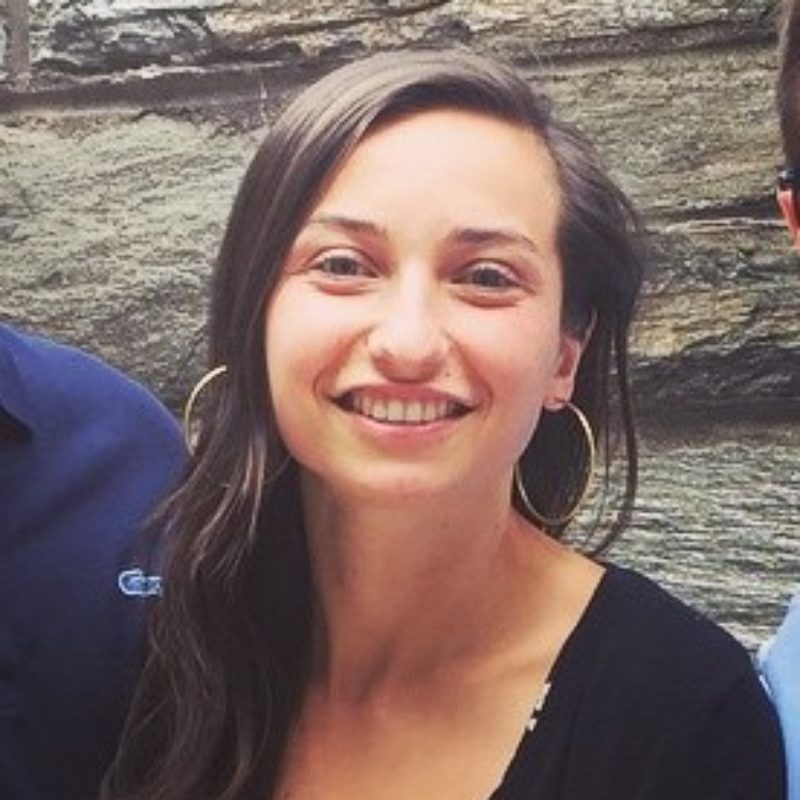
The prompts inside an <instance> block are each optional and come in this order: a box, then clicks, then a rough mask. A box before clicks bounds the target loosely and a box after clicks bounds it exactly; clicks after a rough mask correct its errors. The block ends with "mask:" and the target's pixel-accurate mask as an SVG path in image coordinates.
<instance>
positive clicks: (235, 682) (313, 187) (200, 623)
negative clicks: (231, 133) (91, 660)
mask: <svg viewBox="0 0 800 800" xmlns="http://www.w3.org/2000/svg"><path fill="white" fill-rule="evenodd" d="M440 108H453V109H463V110H469V111H474V112H477V113H480V114H486V115H490V116H492V117H495V118H498V119H501V120H505V121H508V122H510V123H512V124H515V125H519V126H522V127H524V128H526V129H529V130H531V131H533V132H534V133H535V134H536V135H537V136H538V137H540V138H541V140H542V141H543V142H544V143H545V144H546V146H547V148H548V149H549V152H550V153H551V155H552V158H553V159H554V162H555V164H556V166H557V171H558V177H559V181H560V188H561V195H562V208H561V217H560V221H559V228H558V232H557V236H558V250H559V254H560V258H561V263H562V268H563V284H564V298H563V311H562V320H563V326H564V328H565V329H566V330H568V331H570V332H573V333H575V334H577V335H585V334H587V333H589V332H590V334H591V335H590V339H589V343H588V346H587V347H586V350H585V353H584V356H583V359H582V361H581V365H580V369H579V372H578V374H577V382H576V387H575V394H574V397H573V401H574V402H575V403H576V404H577V405H578V406H580V407H581V408H582V409H583V410H584V412H585V413H586V415H587V417H588V418H589V420H590V421H591V423H592V426H593V428H594V430H595V431H596V434H597V436H598V439H599V441H600V442H601V447H600V451H601V452H606V454H607V455H608V456H609V458H610V456H611V454H612V451H613V450H614V449H615V448H614V447H612V446H611V445H610V444H609V442H610V441H611V437H610V435H609V430H610V428H611V427H612V426H611V424H610V423H611V421H612V418H613V419H615V420H618V423H617V424H616V425H615V426H613V427H615V429H618V430H620V431H621V433H622V442H623V444H624V448H623V449H624V461H625V463H626V468H625V469H624V470H622V479H621V480H622V486H623V488H622V489H621V490H620V491H619V492H617V500H618V508H617V510H616V512H615V514H614V515H613V519H612V520H611V521H610V522H609V523H608V524H607V525H606V527H605V530H604V532H603V533H602V535H601V537H600V538H599V541H597V542H596V545H595V548H594V550H593V552H595V553H597V552H599V551H601V550H603V549H604V548H605V547H606V546H607V545H608V544H610V542H611V541H612V540H613V539H614V537H615V536H616V535H617V533H618V532H619V531H620V530H621V529H622V527H624V525H625V524H626V522H627V520H628V517H629V514H630V510H631V505H632V502H633V496H634V492H635V487H636V441H635V432H634V424H633V418H632V413H631V406H630V399H629V392H628V372H627V356H628V348H627V340H628V329H629V325H630V322H631V318H632V315H633V311H634V306H635V303H636V299H637V295H638V293H639V289H640V283H641V278H642V255H641V251H640V234H639V227H638V224H637V221H636V218H635V214H634V212H633V210H632V209H631V207H630V205H629V204H628V202H627V201H626V199H625V197H624V195H623V194H622V193H621V192H620V191H619V190H618V188H617V187H616V186H615V185H614V183H612V182H611V181H610V179H609V178H608V177H607V175H606V173H605V172H604V170H603V169H602V168H601V166H600V165H599V161H598V159H597V157H596V156H595V154H594V152H593V151H592V149H591V148H590V147H589V145H588V144H587V143H586V142H585V141H584V140H583V139H582V138H580V137H579V136H578V135H577V134H576V133H575V132H573V131H572V130H571V128H569V127H568V126H566V125H564V124H562V123H560V122H559V121H557V120H556V119H555V117H554V116H553V114H552V110H551V104H550V102H549V101H548V99H547V98H546V97H545V96H544V95H543V94H541V93H539V92H538V91H536V90H534V89H533V88H532V87H531V86H530V85H529V84H528V83H527V82H526V81H525V80H523V79H522V78H521V77H519V76H518V75H516V74H515V73H514V72H513V71H511V70H509V69H507V68H506V67H503V66H501V65H499V64H497V63H495V62H494V61H490V60H487V59H484V58H481V57H479V56H476V55H473V54H469V53H466V52H461V51H446V52H433V51H425V52H401V53H395V54H382V55H377V56H373V57H371V58H368V59H365V60H363V61H360V62H357V63H353V64H350V65H348V66H345V67H343V68H341V69H339V70H336V71H335V72H333V73H331V74H330V75H328V76H327V77H325V78H323V79H322V80H320V81H319V82H318V83H316V84H314V85H313V86H311V87H310V88H308V89H307V90H305V91H304V92H302V93H301V94H300V95H299V96H298V97H297V98H296V99H295V100H294V101H293V102H292V103H291V104H290V105H289V106H288V108H287V109H286V110H285V111H284V112H283V114H282V115H281V116H280V117H279V118H278V120H277V121H276V122H275V124H274V125H273V126H272V127H271V129H270V130H269V132H268V134H267V136H266V138H265V140H264V142H263V144H262V145H261V147H260V149H259V150H258V152H257V153H256V155H255V157H254V159H253V161H252V163H251V164H250V167H249V169H248V170H247V173H246V175H245V178H244V180H243V182H242V184H241V187H240V189H239V193H238V196H237V198H236V200H235V203H234V206H233V210H232V213H231V216H230V219H229V221H228V226H227V231H226V233H225V236H224V240H223V243H222V247H221V252H220V254H219V259H218V262H217V265H216V272H215V277H214V283H213V291H212V301H211V318H210V342H209V348H210V362H211V364H212V365H217V364H226V365H227V367H228V371H227V374H226V375H225V376H224V378H222V379H220V380H219V381H218V382H217V383H216V384H214V386H213V387H211V388H210V389H209V392H208V394H209V398H208V402H207V403H205V404H204V411H203V417H202V421H201V430H200V433H199V439H198V442H197V447H196V450H195V453H194V455H193V457H192V459H191V463H190V465H189V468H188V472H187V475H186V477H185V480H184V481H183V482H182V484H181V485H180V487H179V488H178V490H177V491H176V492H175V493H174V495H173V496H172V497H171V499H170V501H169V503H168V504H167V506H166V507H165V510H164V512H163V514H162V515H161V517H160V520H159V525H160V526H161V529H162V530H164V529H165V530H166V532H167V540H168V553H167V556H166V558H167V564H166V569H165V573H164V593H163V597H162V598H161V600H160V601H159V604H158V606H157V608H156V611H155V613H154V616H153V619H152V620H151V633H150V636H151V652H150V656H149V658H148V661H147V664H146V666H145V669H144V672H143V676H142V679H141V682H140V685H139V687H138V690H137V693H136V696H135V698H134V702H133V707H132V711H131V714H130V716H129V719H128V721H127V724H126V728H125V731H124V734H123V741H122V745H121V748H120V750H119V752H118V755H117V758H116V761H115V763H114V764H113V765H112V768H111V769H110V771H109V773H108V775H107V776H106V780H105V783H104V788H103V794H102V797H103V798H104V800H179V799H180V800H196V799H197V798H203V800H234V799H236V800H238V799H239V798H254V797H260V798H266V797H269V796H270V793H271V791H272V790H273V787H274V786H275V781H276V779H277V776H278V773H279V769H280V764H281V761H282V756H283V752H284V749H285V747H286V741H287V735H288V733H289V730H290V728H291V724H292V721H293V719H294V718H295V716H296V714H297V711H298V708H299V704H300V702H301V700H302V697H303V692H304V689H305V686H306V684H307V680H308V662H309V653H310V638H311V618H312V609H313V602H314V599H313V598H314V589H313V584H312V581H311V576H310V568H309V563H308V555H307V552H306V544H305V538H304V530H303V514H302V508H301V503H300V499H299V488H298V471H297V466H296V465H295V464H294V463H293V462H292V461H291V459H290V458H289V456H288V454H287V452H286V448H285V446H284V444H283V443H282V441H281V437H280V434H279V431H278V428H277V425H276V420H275V417H274V414H273V410H272V408H271V405H270V401H269V398H270V388H269V385H268V378H267V372H266V364H265V355H264V352H265V347H264V327H265V326H264V322H265V314H266V312H267V309H268V307H269V303H270V297H271V294H272V292H273V290H274V288H275V285H276V282H277V280H278V277H279V274H280V272H281V267H282V264H283V263H284V260H285V259H286V257H287V254H288V252H289V249H290V247H291V245H292V243H293V241H294V239H295V237H296V236H297V234H298V232H299V231H300V229H301V227H302V226H303V224H304V220H305V219H306V218H307V216H308V214H309V213H310V211H311V210H312V209H313V207H314V205H315V202H316V200H317V199H318V197H319V196H320V194H321V192H322V191H323V189H324V188H325V187H326V186H327V185H328V184H329V182H330V181H331V179H332V177H333V176H334V175H335V173H336V170H337V168H339V167H340V166H341V165H342V163H343V161H344V160H345V159H346V158H347V156H348V154H350V153H351V152H352V151H353V149H354V148H355V147H356V146H357V145H358V143H359V142H360V141H361V140H362V139H363V138H364V137H365V136H366V135H368V134H369V133H370V132H371V131H374V130H375V129H376V127H377V126H380V125H383V124H386V123H387V122H390V121H391V120H392V119H395V118H398V117H402V116H404V115H409V114H413V113H416V112H422V111H424V110H426V109H440ZM531 191H532V192H535V191H537V187H535V186H531ZM569 416H570V414H569V412H567V411H565V412H563V413H558V414H549V413H548V414H544V415H543V416H542V418H541V421H540V424H539V426H538V427H537V432H536V434H535V435H534V437H533V440H532V441H531V442H530V444H529V446H528V448H527V451H526V453H525V456H524V457H523V459H522V460H521V464H522V469H523V473H524V480H525V484H526V486H527V488H528V493H529V495H530V497H531V499H532V500H533V501H534V503H536V504H538V505H539V509H540V510H541V511H542V512H543V513H546V514H551V515H553V514H557V513H558V511H559V508H560V504H561V503H562V501H563V497H565V496H568V495H569V494H571V493H572V491H573V487H574V485H575V484H577V483H579V482H580V481H581V478H582V475H583V472H584V470H585V462H584V459H583V457H582V452H581V447H580V444H576V441H578V440H576V434H575V431H574V429H571V427H570V425H569V423H568V417H569ZM615 438H616V437H615ZM602 443H605V446H603V444H602ZM609 474H611V475H614V476H617V477H619V475H620V472H619V471H617V470H613V471H611V473H609V470H608V464H606V472H605V482H606V483H608V481H609V480H610V478H609ZM514 502H515V504H516V505H517V507H518V508H519V510H520V512H521V513H526V511H525V509H524V506H523V505H522V503H521V502H520V500H519V498H517V497H515V498H514ZM548 532H549V533H550V535H552V536H554V537H557V538H558V537H560V536H561V535H562V533H563V526H554V527H553V529H551V530H550V531H548Z"/></svg>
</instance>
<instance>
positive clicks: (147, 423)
mask: <svg viewBox="0 0 800 800" xmlns="http://www.w3.org/2000/svg"><path fill="white" fill-rule="evenodd" d="M183 453H184V450H183V445H182V442H181V437H180V435H179V431H178V429H177V425H176V424H175V422H174V420H173V419H172V417H171V416H170V415H169V414H168V413H167V411H166V410H165V409H164V408H163V407H162V406H161V405H160V404H159V403H158V402H157V401H156V400H155V399H154V398H153V397H152V396H151V395H149V394H148V393H147V392H146V391H145V390H144V389H142V388H141V387H140V386H138V385H137V384H135V383H133V382H132V381H130V380H128V379H127V378H125V377H124V376H123V375H121V374H120V373H119V372H117V371H115V370H113V369H111V368H110V367H108V366H106V365H105V364H103V363H101V362H100V361H98V360H96V359H94V358H91V357H90V356H88V355H86V354H84V353H81V352H80V351H78V350H74V349H72V348H67V347H62V346H59V345H56V344H53V343H51V342H48V341H45V340H44V339H39V338H35V337H31V336H26V335H23V334H20V333H18V332H15V331H13V330H12V329H10V328H8V327H7V326H4V325H0V589H1V590H2V605H0V797H2V798H7V799H8V800H12V799H13V800H73V799H74V800H78V799H79V798H80V800H88V799H89V798H93V797H96V796H97V789H98V785H99V781H100V778H101V776H102V774H103V772H104V771H105V769H106V767H107V766H108V763H109V761H110V759H111V757H112V756H113V753H114V750H115V748H116V745H117V742H118V739H119V734H120V730H121V727H122V723H123V720H124V716H125V713H126V707H127V704H128V701H129V698H130V692H131V689H132V685H133V683H134V681H135V678H136V676H137V674H138V671H139V668H140V666H141V661H142V655H143V636H142V622H143V611H144V609H145V605H146V603H147V600H146V596H147V595H151V594H152V593H153V590H154V589H155V588H156V584H155V581H154V579H152V578H151V577H149V576H148V575H147V570H146V561H147V554H146V552H145V549H144V548H143V546H142V542H141V540H140V536H139V534H140V531H141V528H142V525H143V522H144V521H145V520H146V518H147V516H148V514H149V513H150V512H151V510H152V509H153V506H154V505H155V503H156V502H157V501H158V500H159V499H160V498H161V497H162V496H163V495H164V494H165V493H166V491H167V490H168V489H169V488H170V486H171V485H172V483H173V482H174V480H175V478H176V477H177V474H178V472H179V470H180V467H181V464H182V462H183ZM142 567H144V568H145V569H144V571H140V572H136V571H135V570H137V569H141V568H142Z"/></svg>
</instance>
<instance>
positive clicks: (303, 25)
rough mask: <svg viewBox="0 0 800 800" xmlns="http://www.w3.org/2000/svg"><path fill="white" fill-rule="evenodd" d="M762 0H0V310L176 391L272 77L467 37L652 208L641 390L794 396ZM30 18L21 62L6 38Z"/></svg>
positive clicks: (298, 80) (697, 397)
mask: <svg viewBox="0 0 800 800" xmlns="http://www.w3.org/2000/svg"><path fill="white" fill-rule="evenodd" d="M23 7H24V8H23ZM775 7H776V3H775V2H765V1H764V0H762V1H761V2H756V0H747V1H745V2H737V3H730V2H726V1H724V0H709V2H704V3H696V2H691V1H690V0H647V1H646V0H596V2H593V3H589V2H586V0H580V1H578V0H575V1H570V0H564V2H559V3H553V2H549V0H495V1H494V2H488V0H487V1H486V2H470V1H469V0H427V2H426V1H425V0H336V2H334V0H314V2H308V3H305V4H298V3H295V2H291V1H290V0H275V1H274V2H270V3H263V2H257V1H256V0H238V1H237V2H232V1H229V0H30V2H26V0H0V21H2V22H3V23H4V25H3V30H5V31H6V35H5V37H4V38H3V37H0V69H4V71H0V153H2V156H1V157H0V258H1V259H2V266H0V288H1V289H2V291H1V292H0V317H2V318H7V319H11V320H14V321H15V322H17V323H19V324H21V325H23V326H26V327H30V328H33V329H36V330H41V331H44V332H47V333H50V334H52V335H55V336H57V337H58V338H61V339H66V340H69V341H73V342H76V343H78V344H81V345H82V346H84V347H87V348H88V349H90V350H92V351H95V352H99V353H100V354H102V355H104V356H105V357H106V358H107V359H109V360H110V361H112V362H113V363H115V364H117V365H119V366H120V367H122V368H123V369H125V370H127V371H129V372H132V373H133V374H134V375H136V376H137V377H139V378H140V379H142V380H144V381H145V382H147V383H149V384H150V385H151V386H153V387H154V388H155V389H156V391H158V392H159V393H160V394H161V395H162V396H163V397H164V398H165V399H166V400H167V401H168V402H169V403H170V404H171V405H173V407H176V406H177V405H179V403H180V398H181V397H183V396H184V395H185V393H186V391H187V388H188V386H190V385H191V383H192V382H193V381H194V379H195V378H196V376H197V375H198V374H199V373H200V371H201V370H202V344H201V342H202V328H203V317H204V296H205V286H206V282H207V278H208V274H209V270H210V268H211V264H212V262H213V258H214V253H215V250H216V248H217V246H218V242H219V239H220V235H221V231H222V228H223V226H224V221H225V218H226V215H227V211H228V208H229V205H230V201H231V198H232V196H233V193H234V191H235V188H236V185H237V182H238V180H239V178H240V176H241V174H242V173H243V170H244V166H245V164H246V162H247V160H248V157H249V155H250V154H251V153H252V152H253V150H254V148H255V146H256V143H257V141H258V139H259V137H260V135H261V134H262V132H263V130H264V126H265V125H266V124H267V123H268V121H269V119H270V117H271V116H272V115H273V114H274V113H275V110H276V108H277V107H278V106H279V105H280V103H281V102H282V100H283V98H284V97H285V96H286V94H287V93H289V92H291V91H293V90H294V89H296V88H297V87H299V86H302V85H303V84H305V83H306V82H307V81H308V80H309V79H310V78H311V77H313V76H315V75H317V74H319V73H320V72H322V71H324V70H325V69H327V68H328V67H330V66H332V65H335V64H338V63H341V62H342V61H345V60H348V59H350V58H352V57H354V56H357V55H360V54H363V53H368V52H373V51H376V50H380V49H386V48H397V47H402V46H407V45H435V46H438V45H443V44H453V43H467V44H469V45H471V46H472V47H474V48H476V49H478V50H482V51H487V52H494V53H497V54H500V55H502V56H504V57H505V58H507V59H510V60H512V61H513V62H514V63H515V64H516V65H517V66H518V68H519V69H520V70H521V71H522V72H523V73H524V74H526V75H527V76H528V77H530V79H531V80H535V81H538V82H540V83H542V84H543V85H544V86H545V87H547V88H548V89H549V90H550V91H551V92H552V94H553V95H554V97H555V99H556V101H557V104H558V106H559V108H560V110H561V112H562V114H563V115H564V116H566V117H567V118H569V119H570V120H572V121H574V122H575V123H576V124H577V125H578V126H579V127H581V128H582V129H583V130H584V131H585V132H586V133H587V134H588V135H589V136H591V137H592V138H593V139H594V140H595V141H596V142H597V145H598V148H599V149H600V151H601V153H602V154H603V155H604V158H605V160H606V161H607V163H608V164H609V166H610V167H611V169H612V171H613V172H614V173H615V175H617V177H618V178H619V180H620V182H621V183H622V184H623V186H624V187H625V188H626V189H627V190H628V191H629V192H630V194H631V195H632V196H633V197H634V199H635V200H636V201H637V202H638V204H639V205H640V207H641V208H642V209H643V210H644V212H645V216H646V220H647V223H648V225H649V227H650V229H651V230H652V232H653V234H654V242H655V253H656V256H657V257H656V259H655V261H656V270H655V271H654V273H653V275H652V276H651V279H650V282H649V284H648V291H647V297H646V299H645V302H644V304H643V312H644V313H643V316H642V320H641V322H640V324H639V325H638V327H637V329H636V337H635V349H634V356H635V365H636V370H635V374H634V375H635V380H636V386H637V394H638V395H639V398H640V405H641V406H643V407H645V408H651V409H653V410H655V411H656V412H658V413H661V411H663V410H674V409H676V408H683V407H685V406H687V405H692V406H701V407H702V406H704V405H710V406H713V407H714V408H716V407H719V406H723V407H724V406H739V405H748V406H749V407H756V406H759V407H760V406H762V405H763V406H769V407H772V406H774V405H775V404H779V405H786V407H787V408H788V407H790V406H791V405H792V404H795V407H796V403H797V401H798V398H800V378H798V375H800V370H799V369H798V367H800V299H799V298H800V268H798V265H797V261H796V257H795V256H794V255H793V254H792V253H790V252H789V251H788V247H787V241H786V236H785V234H784V232H783V231H782V228H781V226H780V224H779V222H778V219H777V213H776V211H775V209H774V202H773V197H772V180H773V174H774V173H773V166H774V164H775V163H777V161H778V159H779V153H778V147H777V141H776V134H775V129H776V120H775V118H774V112H773V101H772V86H773V82H774V78H775V56H774V52H773V51H774V45H775V35H774V30H775ZM22 11H24V12H25V13H22ZM25 19H27V20H28V27H29V31H26V30H22V29H21V27H20V26H22V27H23V28H24V27H25V25H24V21H25ZM28 34H29V39H30V43H29V47H28V49H27V53H26V55H27V56H29V58H30V63H31V74H30V76H29V77H24V78H23V77H21V76H20V75H19V74H18V72H19V70H17V71H16V72H15V70H14V69H11V68H10V67H8V66H7V64H8V61H9V59H8V57H7V54H8V52H10V43H11V42H27V40H28ZM4 43H5V44H4ZM4 53H5V54H6V57H5V58H4V56H3V54H4Z"/></svg>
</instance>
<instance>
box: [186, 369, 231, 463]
mask: <svg viewBox="0 0 800 800" xmlns="http://www.w3.org/2000/svg"><path fill="white" fill-rule="evenodd" d="M227 371H228V367H227V366H226V365H225V364H222V365H221V366H219V367H214V369H210V370H209V371H208V372H206V374H205V375H203V377H202V378H200V380H199V381H197V383H196V384H195V385H194V387H193V388H192V391H191V392H190V393H189V399H188V400H187V401H186V405H185V406H184V407H183V440H184V442H186V449H187V450H188V451H189V453H190V454H191V455H194V442H193V441H192V411H194V406H195V403H196V402H197V398H198V397H200V394H201V393H202V391H203V390H204V389H205V388H206V387H207V386H208V385H209V384H210V383H211V382H212V381H213V380H215V379H216V378H218V377H219V376H220V375H224V374H225V373H226V372H227Z"/></svg>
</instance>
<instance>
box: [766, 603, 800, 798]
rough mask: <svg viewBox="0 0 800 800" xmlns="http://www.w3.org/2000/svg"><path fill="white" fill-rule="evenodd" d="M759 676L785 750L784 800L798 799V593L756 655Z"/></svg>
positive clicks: (799, 699) (799, 686)
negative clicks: (786, 781)
mask: <svg viewBox="0 0 800 800" xmlns="http://www.w3.org/2000/svg"><path fill="white" fill-rule="evenodd" d="M760 662H761V663H760V667H761V674H762V676H763V678H764V680H765V682H766V684H767V686H768V687H769V691H770V694H771V695H772V699H773V700H774V701H775V706H776V707H777V709H778V716H779V717H780V720H781V727H782V728H783V743H784V747H785V748H786V766H787V771H788V779H789V795H788V800H800V593H799V594H797V595H795V597H794V599H793V600H792V602H791V603H790V605H789V611H788V612H787V614H786V618H785V619H784V620H783V623H782V624H781V626H780V628H778V632H777V634H776V635H775V638H774V639H773V640H772V641H771V642H770V643H769V644H768V645H767V646H766V647H765V648H763V649H762V652H761V654H760Z"/></svg>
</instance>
